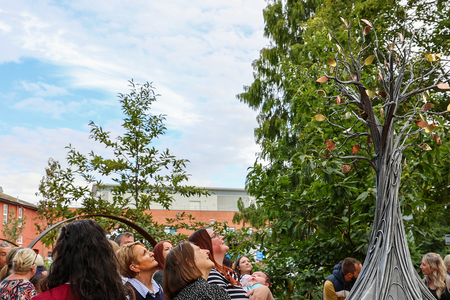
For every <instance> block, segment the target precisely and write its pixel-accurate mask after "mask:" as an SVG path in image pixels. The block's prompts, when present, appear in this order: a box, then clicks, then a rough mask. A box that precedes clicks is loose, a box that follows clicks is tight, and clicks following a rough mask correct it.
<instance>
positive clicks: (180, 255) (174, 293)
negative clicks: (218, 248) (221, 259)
mask: <svg viewBox="0 0 450 300" xmlns="http://www.w3.org/2000/svg"><path fill="white" fill-rule="evenodd" d="M212 268H214V262H212V261H211V259H210V258H209V251H208V250H203V249H200V247H198V246H195V245H194V244H192V243H189V242H186V243H180V244H179V245H178V246H176V247H175V248H173V250H172V251H170V253H169V254H168V255H167V257H166V262H165V265H164V292H165V294H166V298H167V300H191V299H195V300H229V299H230V296H228V294H227V292H226V291H225V290H224V289H223V288H222V287H220V286H217V285H215V284H209V283H208V282H207V281H206V280H207V279H208V275H209V272H210V271H211V269H212Z"/></svg>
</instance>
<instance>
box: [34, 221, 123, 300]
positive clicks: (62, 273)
mask: <svg viewBox="0 0 450 300" xmlns="http://www.w3.org/2000/svg"><path fill="white" fill-rule="evenodd" d="M53 253H54V257H55V260H54V261H53V264H52V266H51V268H50V271H49V274H48V277H47V278H46V279H44V280H43V281H42V283H41V285H40V287H41V289H42V291H43V292H42V293H40V294H39V295H37V296H35V297H34V298H33V300H66V299H67V300H68V299H70V300H86V299H89V300H93V299H99V300H100V299H102V300H103V299H105V300H126V299H127V298H126V292H125V289H124V287H123V284H122V279H121V278H120V275H119V273H118V271H117V266H118V264H117V258H116V256H115V254H114V251H113V248H112V246H111V244H110V243H109V242H108V239H107V238H106V233H105V231H104V230H103V228H102V227H101V226H100V225H99V224H98V223H97V222H95V221H93V220H78V221H75V222H72V223H69V224H67V225H65V226H63V227H62V228H61V231H60V233H59V236H58V239H57V240H56V245H55V248H54V251H53Z"/></svg>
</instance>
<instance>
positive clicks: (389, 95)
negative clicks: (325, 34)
mask: <svg viewBox="0 0 450 300" xmlns="http://www.w3.org/2000/svg"><path fill="white" fill-rule="evenodd" d="M341 19H342V18H341ZM342 21H343V23H344V25H345V27H346V28H347V30H348V41H347V45H345V47H344V46H343V45H342V44H341V43H340V41H339V39H338V38H337V37H334V38H335V41H336V43H337V47H338V49H339V52H338V53H337V54H336V55H335V58H334V59H333V58H328V59H327V61H328V64H329V65H330V66H331V70H330V71H331V72H332V74H333V75H325V76H322V77H320V78H319V79H318V80H317V82H319V83H325V82H327V81H329V80H331V81H332V82H334V84H335V87H336V88H337V90H338V91H339V93H340V94H339V95H337V96H336V97H335V101H336V104H337V106H336V108H335V109H334V112H333V113H331V114H329V115H328V116H327V117H326V116H324V115H322V114H316V115H315V116H314V118H315V119H316V120H317V121H327V122H328V124H329V125H331V126H333V127H334V128H335V132H336V133H337V137H338V139H337V140H336V141H337V143H338V145H335V143H334V142H333V141H332V140H327V141H326V146H327V148H328V149H327V150H326V152H327V155H328V156H331V157H334V158H339V159H341V160H344V161H346V163H345V164H344V165H343V167H342V172H343V173H346V172H349V171H350V169H351V166H352V164H353V165H354V164H355V162H356V161H358V160H362V161H366V162H368V163H369V165H370V166H371V167H372V168H373V170H374V172H375V174H376V209H375V218H374V225H373V229H372V233H371V237H370V240H369V249H368V253H367V256H366V260H365V263H364V267H363V270H362V272H361V274H360V276H359V278H358V280H357V282H356V285H355V287H354V288H353V289H352V291H351V293H350V295H349V296H348V298H347V299H430V300H431V299H433V296H432V295H431V293H430V292H429V291H428V289H427V288H426V287H425V285H424V284H423V283H422V281H421V280H420V277H419V276H418V274H417V273H416V271H415V269H414V266H413V264H412V262H411V257H410V253H409V249H408V243H407V236H406V233H405V229H404V225H403V218H402V213H401V205H400V202H399V198H398V192H399V186H400V179H401V173H402V165H404V164H406V162H405V161H403V160H402V155H403V151H405V149H407V148H408V147H417V148H419V149H420V150H421V151H430V150H432V149H431V147H430V146H429V144H430V143H431V142H435V144H436V146H438V145H439V144H441V143H442V141H441V137H440V136H439V135H438V134H437V133H434V132H435V129H437V128H441V132H442V133H444V132H445V131H444V130H443V128H444V127H445V126H447V125H448V121H446V120H445V119H444V118H442V115H443V114H445V113H447V112H446V111H444V112H436V111H434V109H433V108H434V107H435V104H433V103H431V102H435V103H438V104H439V101H440V100H441V99H442V93H439V92H438V93H435V94H429V92H430V91H432V90H434V89H440V90H441V91H444V90H448V89H450V86H449V85H448V84H447V83H443V81H445V80H447V79H446V75H447V74H448V71H445V66H446V65H445V64H442V63H441V59H440V54H431V53H427V54H425V55H424V54H422V55H421V54H417V55H415V54H414V53H413V51H412V49H413V41H414V39H413V38H411V39H409V40H407V39H405V38H404V37H403V35H402V34H399V37H398V39H397V40H396V41H394V42H392V43H385V44H383V43H382V41H380V40H378V38H377V36H376V32H375V30H372V29H373V27H372V24H371V23H370V22H369V21H367V20H364V19H363V20H362V21H363V22H364V23H365V24H366V27H365V28H363V29H362V34H361V37H360V42H361V48H360V49H359V51H358V52H354V51H353V49H352V43H351V27H350V26H349V25H348V23H347V22H346V21H345V20H344V19H342ZM370 32H373V34H374V35H375V38H374V43H375V53H374V55H369V56H368V55H367V53H366V50H367V49H368V45H366V35H368V34H370ZM385 48H386V49H385ZM344 49H346V50H344ZM364 58H365V59H364ZM374 61H375V64H374V65H373V64H372V63H373V62H374ZM363 69H369V70H365V72H364V73H363ZM364 75H365V76H364ZM373 75H375V76H376V77H377V80H373V79H372V76H373ZM375 90H376V91H375ZM430 96H431V97H430ZM346 100H347V101H346ZM447 110H450V105H449V106H448V107H447ZM349 146H350V148H351V153H352V154H350V155H349V154H347V152H348V151H349V149H348V148H349ZM360 153H362V154H360Z"/></svg>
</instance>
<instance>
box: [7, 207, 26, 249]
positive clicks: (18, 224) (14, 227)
mask: <svg viewBox="0 0 450 300" xmlns="http://www.w3.org/2000/svg"><path fill="white" fill-rule="evenodd" d="M26 219H27V216H25V217H23V218H16V212H15V211H14V210H11V211H9V212H8V220H7V221H6V222H5V223H3V229H2V234H3V236H4V237H5V238H6V239H7V240H9V241H12V242H14V243H17V240H18V239H19V237H20V235H21V234H22V232H23V230H24V229H25V224H26V222H25V221H26Z"/></svg>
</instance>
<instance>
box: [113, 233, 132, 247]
mask: <svg viewBox="0 0 450 300" xmlns="http://www.w3.org/2000/svg"><path fill="white" fill-rule="evenodd" d="M114 242H116V243H117V245H119V246H120V247H121V246H123V245H125V244H129V243H133V242H134V236H133V234H132V233H130V232H124V233H121V234H119V235H118V236H117V237H116V238H115V239H114Z"/></svg>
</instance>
